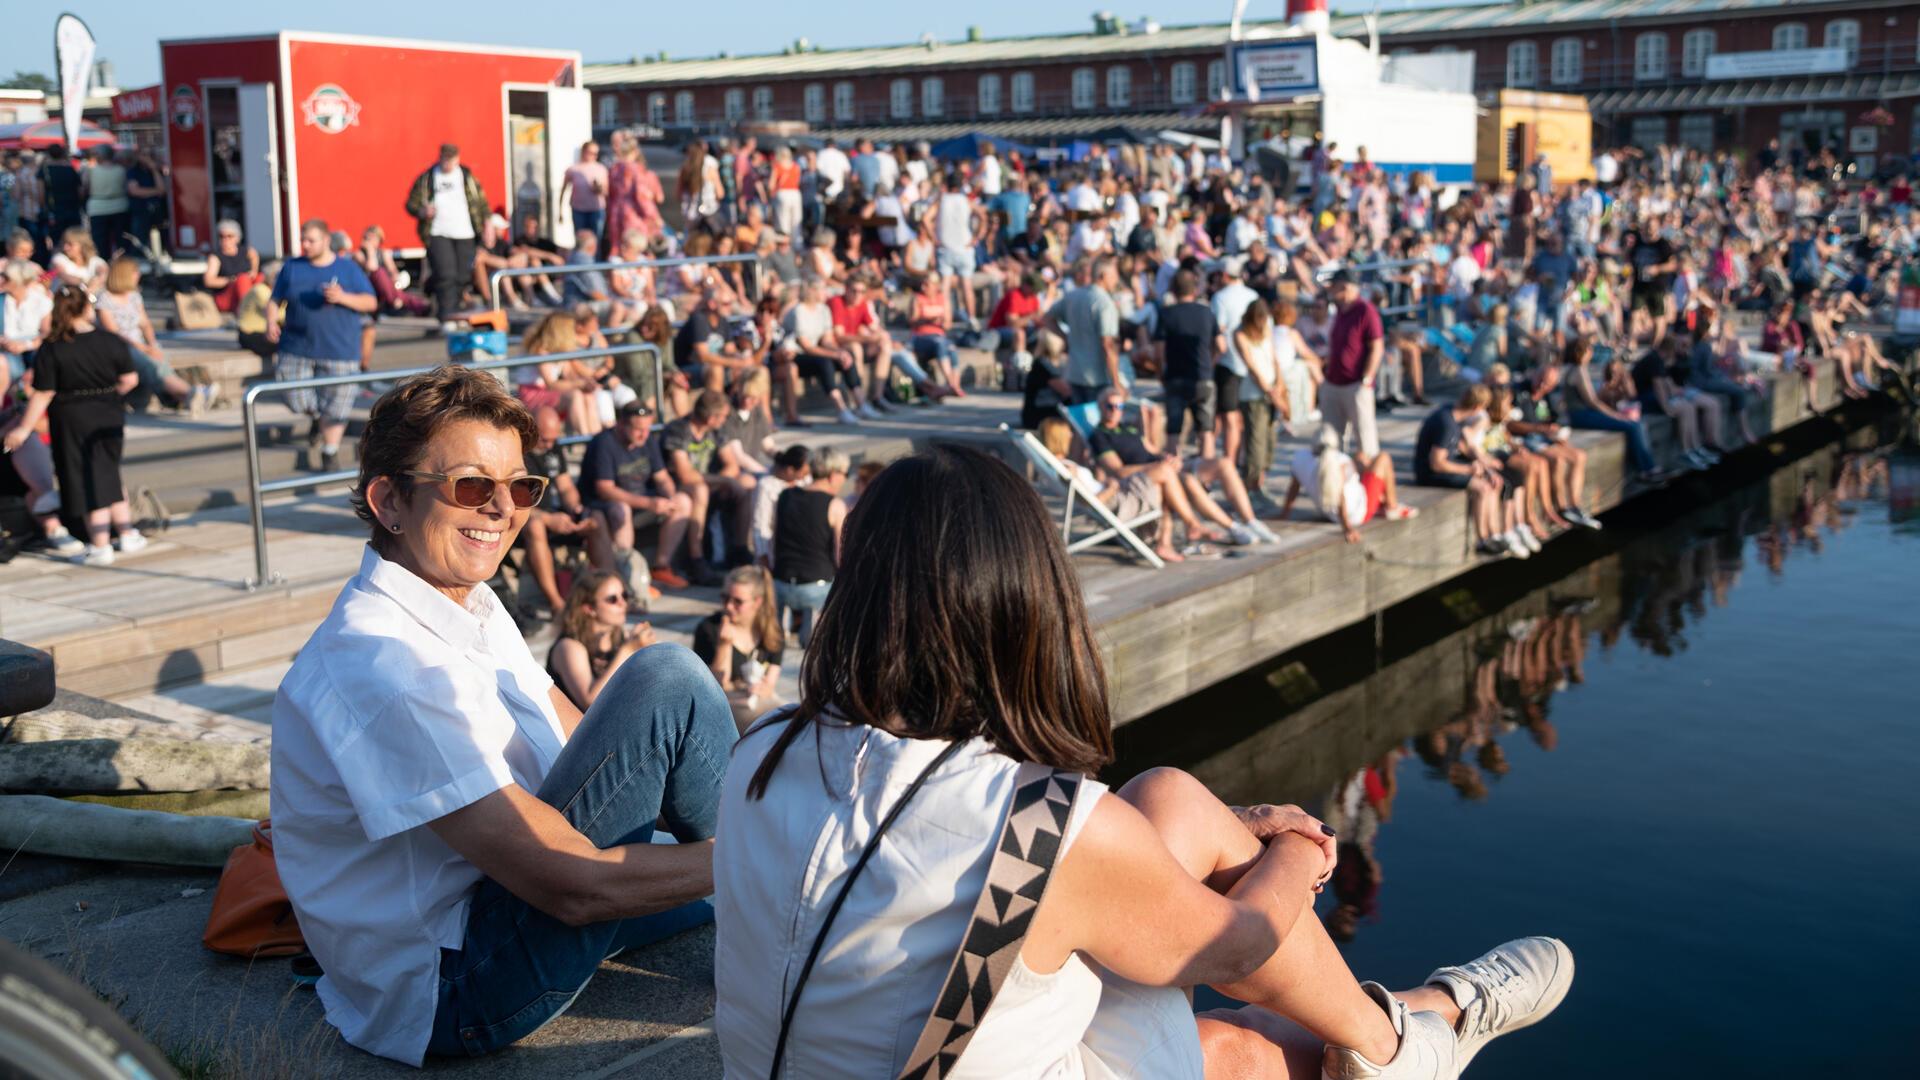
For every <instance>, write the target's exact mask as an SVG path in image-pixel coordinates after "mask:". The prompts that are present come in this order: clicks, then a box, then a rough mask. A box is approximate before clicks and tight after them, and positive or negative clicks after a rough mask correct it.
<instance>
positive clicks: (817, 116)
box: [800, 83, 827, 124]
mask: <svg viewBox="0 0 1920 1080" xmlns="http://www.w3.org/2000/svg"><path fill="white" fill-rule="evenodd" d="M800 111H801V113H802V115H804V116H805V117H806V118H807V123H809V124H818V123H820V122H821V121H823V120H825V119H826V118H827V88H826V87H824V86H821V85H820V84H819V83H808V84H807V88H806V90H804V91H802V92H801V95H800Z"/></svg>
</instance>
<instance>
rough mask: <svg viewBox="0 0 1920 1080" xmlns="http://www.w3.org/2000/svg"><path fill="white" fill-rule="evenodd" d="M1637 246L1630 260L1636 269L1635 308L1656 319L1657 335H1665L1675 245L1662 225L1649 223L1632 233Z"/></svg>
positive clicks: (1634, 275)
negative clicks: (1665, 234)
mask: <svg viewBox="0 0 1920 1080" xmlns="http://www.w3.org/2000/svg"><path fill="white" fill-rule="evenodd" d="M1627 238H1628V240H1630V241H1632V242H1633V247H1632V249H1631V250H1630V251H1628V252H1627V259H1628V260H1629V262H1630V264H1631V265H1632V267H1633V306H1634V307H1635V308H1643V309H1645V310H1646V312H1647V314H1649V315H1651V316H1652V317H1653V322H1654V332H1655V334H1661V333H1663V332H1664V331H1665V329H1666V324H1667V321H1668V318H1669V316H1668V300H1667V298H1668V296H1669V294H1670V293H1671V292H1672V291H1673V272H1674V270H1675V269H1676V268H1677V265H1676V263H1675V262H1674V258H1673V243H1672V242H1671V241H1669V240H1668V239H1667V238H1666V237H1665V236H1664V235H1662V233H1661V231H1660V222H1659V221H1657V220H1654V221H1649V222H1647V223H1646V224H1645V225H1644V226H1642V227H1641V228H1640V229H1638V230H1636V231H1633V232H1629V233H1628V234H1627Z"/></svg>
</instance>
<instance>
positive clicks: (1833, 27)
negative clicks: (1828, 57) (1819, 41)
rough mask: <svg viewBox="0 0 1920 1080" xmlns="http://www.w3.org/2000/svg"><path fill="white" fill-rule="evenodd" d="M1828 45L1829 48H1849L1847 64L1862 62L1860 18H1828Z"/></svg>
mask: <svg viewBox="0 0 1920 1080" xmlns="http://www.w3.org/2000/svg"><path fill="white" fill-rule="evenodd" d="M1826 34H1827V36H1826V46H1827V48H1829V49H1845V50H1847V66H1848V67H1852V66H1853V65H1855V64H1857V63H1859V62H1860V20H1858V19H1829V20H1827V31H1826Z"/></svg>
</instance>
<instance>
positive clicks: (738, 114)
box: [724, 86, 747, 124]
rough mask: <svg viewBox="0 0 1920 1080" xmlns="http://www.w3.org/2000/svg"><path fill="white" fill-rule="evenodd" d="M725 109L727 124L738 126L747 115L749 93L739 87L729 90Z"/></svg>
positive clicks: (725, 100)
mask: <svg viewBox="0 0 1920 1080" xmlns="http://www.w3.org/2000/svg"><path fill="white" fill-rule="evenodd" d="M724 108H725V109H726V117H727V123H729V124H737V123H739V122H740V121H741V120H743V119H745V118H746V115H747V92H746V91H745V90H742V89H740V88H739V87H737V86H736V87H734V88H733V89H731V90H728V91H727V96H726V98H725V99H724Z"/></svg>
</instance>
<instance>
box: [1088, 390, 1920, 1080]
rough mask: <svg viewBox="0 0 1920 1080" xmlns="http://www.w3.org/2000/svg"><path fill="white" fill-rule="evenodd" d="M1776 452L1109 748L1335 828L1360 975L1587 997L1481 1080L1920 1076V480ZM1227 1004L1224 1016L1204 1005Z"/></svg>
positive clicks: (1816, 446) (1888, 435)
mask: <svg viewBox="0 0 1920 1080" xmlns="http://www.w3.org/2000/svg"><path fill="white" fill-rule="evenodd" d="M1910 424H1911V420H1903V419H1901V418H1897V417H1887V416H1882V417H1879V418H1877V419H1875V420H1873V421H1871V422H1869V423H1868V424H1866V425H1865V426H1863V427H1859V428H1856V429H1855V430H1852V431H1850V432H1843V431H1842V430H1841V429H1840V428H1838V427H1833V428H1830V429H1828V430H1826V431H1825V433H1824V434H1823V435H1821V436H1820V437H1819V438H1818V439H1817V440H1815V441H1813V442H1812V443H1808V442H1806V441H1805V440H1803V442H1802V443H1801V444H1800V445H1797V446H1792V447H1786V446H1775V447H1774V448H1773V449H1774V451H1775V452H1774V454H1773V455H1772V456H1771V457H1767V458H1766V460H1765V461H1764V463H1760V464H1755V463H1754V462H1753V460H1752V457H1753V456H1750V458H1749V462H1748V464H1747V467H1746V469H1745V473H1744V475H1741V474H1740V473H1739V472H1738V470H1736V471H1735V472H1733V473H1730V474H1728V475H1725V476H1722V475H1721V474H1715V475H1714V476H1713V477H1708V478H1701V479H1698V480H1695V481H1694V482H1693V483H1692V484H1690V485H1688V486H1687V488H1686V489H1685V490H1684V491H1679V492H1674V493H1672V494H1670V495H1669V496H1668V497H1667V498H1665V499H1656V500H1652V501H1653V502H1654V503H1655V505H1654V506H1652V507H1650V508H1646V509H1641V508H1629V509H1628V510H1626V511H1623V512H1621V513H1619V514H1615V515H1613V518H1611V519H1610V520H1609V527H1608V529H1607V530H1606V531H1605V532H1603V533H1600V534H1587V535H1581V536H1575V537H1570V538H1567V539H1566V540H1563V541H1561V542H1558V543H1556V544H1555V545H1552V546H1551V547H1550V548H1549V550H1548V552H1547V554H1546V555H1544V556H1541V557H1536V558H1535V559H1534V560H1532V561H1530V562H1528V563H1512V562H1507V563H1502V564H1498V565H1496V566H1493V567H1491V568H1488V569H1485V570H1482V571H1479V572H1477V573H1475V574H1473V575H1471V576H1469V577H1468V578H1465V579H1462V580H1460V581H1457V582H1454V583H1451V584H1449V585H1448V586H1444V587H1442V588H1441V589H1439V590H1436V591H1435V592H1434V593H1433V594H1430V595H1427V596H1423V597H1420V598H1417V599H1415V600H1414V601H1410V602H1408V603H1407V604H1404V605H1401V606H1400V607H1399V608H1396V609H1393V610H1391V611H1388V612H1385V613H1383V614H1382V616H1381V617H1380V618H1379V619H1378V620H1377V621H1376V622H1374V623H1372V624H1369V625H1363V626H1358V627H1353V628H1350V629H1349V630H1347V631H1344V632H1342V633H1340V634H1337V635H1335V636H1334V637H1332V638H1329V639H1325V640H1323V641H1321V642H1318V643H1316V644H1315V645H1314V646H1311V647H1309V648H1306V649H1303V650H1300V651H1298V652H1296V653H1293V654H1289V655H1287V656H1283V657H1280V658H1278V659H1277V660H1275V661H1273V662H1272V663H1270V664H1268V665H1266V666H1264V667H1262V668H1261V669H1259V670H1256V671H1252V672H1248V673H1246V674H1244V675H1241V676H1238V677H1236V678H1234V679H1232V680H1229V681H1228V682H1226V683H1223V684H1221V685H1219V686H1216V687H1213V688H1211V689H1209V690H1207V691H1204V692H1202V693H1201V694H1198V695H1196V696H1195V697H1193V698H1190V699H1188V700H1187V701H1185V702H1182V703H1180V704H1178V705H1176V706H1173V707H1171V708H1169V709H1166V710H1163V711H1161V712H1160V713H1156V714H1153V715H1152V716H1149V717H1146V718H1144V719H1142V720H1140V721H1138V722H1136V723H1134V724H1131V725H1128V726H1127V727H1124V728H1122V729H1121V730H1120V732H1119V736H1118V737H1119V741H1120V760H1119V761H1118V762H1117V763H1116V766H1115V768H1114V769H1113V771H1112V775H1111V776H1110V777H1109V779H1112V780H1114V781H1115V782H1118V781H1120V780H1123V779H1124V778H1125V777H1126V776H1128V775H1130V774H1132V773H1134V772H1137V771H1139V770H1141V769H1144V768H1147V767H1151V766H1154V765H1163V764H1166V765H1178V766H1180V767H1183V768H1187V769H1189V770H1191V771H1193V772H1194V773H1196V774H1197V775H1199V776H1201V777H1202V778H1203V779H1205V780H1206V781H1207V782H1208V783H1210V784H1211V785H1213V787H1214V788H1215V790H1216V791H1218V792H1219V793H1220V794H1221V796H1222V797H1223V798H1226V799H1228V800H1229V801H1232V802H1236V803H1252V802H1296V803H1299V804H1301V805H1303V806H1306V807H1307V808H1308V809H1309V810H1312V811H1314V812H1316V813H1319V814H1321V815H1322V816H1323V817H1324V818H1325V819H1326V820H1328V821H1329V822H1330V823H1333V824H1334V825H1335V826H1336V827H1337V828H1338V829H1339V832H1340V836H1341V840H1342V847H1341V867H1340V870H1339V871H1338V873H1337V874H1336V877H1335V879H1334V881H1333V882H1332V884H1331V887H1329V888H1328V889H1327V890H1326V892H1325V893H1323V894H1322V896H1321V897H1320V898H1319V903H1318V905H1317V911H1318V914H1319V915H1320V916H1321V918H1322V919H1323V920H1324V922H1325V924H1326V925H1327V927H1328V929H1329V930H1330V931H1331V932H1332V933H1333V935H1334V937H1335V939H1336V940H1337V941H1339V942H1341V948H1342V951H1343V953H1344V954H1345V957H1346V959H1347V962H1348V963H1349V964H1350V965H1351V966H1352V968H1353V970H1354V972H1355V973H1356V974H1357V975H1358V976H1359V977H1360V978H1363V979H1378V980H1380V981H1382V982H1384V983H1386V984H1387V985H1388V986H1390V987H1396V988H1397V987H1405V986H1411V985H1416V984H1418V983H1419V982H1420V981H1421V980H1422V979H1423V978H1424V977H1425V976H1426V974H1427V973H1428V972H1429V971H1430V970H1431V969H1432V968H1433V967H1435V966H1436V965H1438V964H1441V963H1450V962H1459V961H1463V960H1466V959H1470V958H1472V957H1474V956H1476V955H1478V954H1479V953H1480V952H1481V951H1482V950H1484V949H1485V948H1486V947H1488V946H1490V945H1492V944H1495V943H1497V942H1500V941H1502V940H1505V939H1507V938H1510V937H1515V936H1519V935H1522V934H1538V933H1550V934H1554V935H1557V936H1559V937H1562V938H1564V939H1565V940H1566V941H1567V942H1568V943H1569V944H1570V945H1571V946H1572V948H1573V950H1574V953H1575V955H1576V957H1577V965H1578V967H1577V969H1578V977H1577V979H1576V982H1575V985H1574V988H1573V992H1572V994H1571V995H1570V996H1569V997H1568V999H1567V1001H1566V1002H1565V1004H1564V1005H1563V1006H1562V1007H1561V1009H1560V1010H1559V1012H1558V1013H1556V1014H1555V1015H1554V1016H1553V1017H1552V1018H1551V1019H1550V1020H1549V1021H1547V1022H1546V1023H1545V1024H1543V1025H1542V1026H1540V1027H1539V1028H1537V1029H1535V1030H1532V1031H1528V1032H1525V1033H1522V1034H1518V1035H1516V1036H1514V1037H1513V1038H1511V1039H1506V1040H1502V1041H1501V1042H1499V1043H1496V1044H1495V1045H1494V1046H1493V1047H1492V1048H1490V1049H1489V1050H1488V1051H1487V1052H1486V1053H1484V1054H1483V1055H1481V1056H1480V1057H1479V1058H1478V1059H1477V1060H1476V1062H1475V1064H1474V1066H1473V1075H1474V1076H1475V1077H1481V1078H1486V1080H1498V1078H1502V1077H1505V1078H1542V1077H1555V1078H1558V1080H1575V1078H1587V1077H1592V1078H1601V1077H1608V1078H1615V1077H1629V1076H1632V1077H1658V1076H1689V1077H1692V1076H1716V1077H1717V1076H1727V1077H1772V1076H1781V1077H1787V1076H1811V1075H1834V1076H1842V1075H1914V1074H1915V1073H1914V1070H1913V1066H1912V1064H1911V1061H1912V1054H1913V1050H1912V1046H1911V1043H1912V1038H1913V1035H1912V1033H1913V1030H1914V1028H1913V1019H1912V1018H1913V1016H1914V1013H1915V1007H1916V1006H1917V1005H1920V991H1917V990H1915V988H1914V987H1915V982H1914V979H1913V977H1912V974H1911V972H1910V971H1909V970H1908V969H1909V967H1910V966H1914V965H1916V964H1920V833H1917V831H1916V826H1920V705H1917V704H1916V688H1920V678H1916V672H1920V452H1916V451H1915V450H1913V449H1912V448H1911V444H1904V445H1903V436H1905V435H1906V433H1905V432H1903V430H1902V426H1903V425H1910ZM1219 1003H1222V1002H1220V1001H1219V1000H1217V999H1215V1000H1212V1001H1209V999H1207V998H1206V997H1205V995H1204V994H1203V997H1202V1001H1201V1004H1202V1005H1203V1006H1205V1005H1207V1004H1219Z"/></svg>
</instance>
